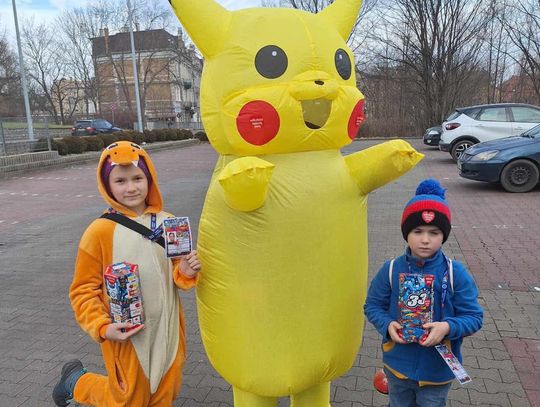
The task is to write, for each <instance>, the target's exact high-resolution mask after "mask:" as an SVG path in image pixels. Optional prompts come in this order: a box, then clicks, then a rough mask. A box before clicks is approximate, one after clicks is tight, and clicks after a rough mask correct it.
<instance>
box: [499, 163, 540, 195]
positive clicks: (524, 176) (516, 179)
mask: <svg viewBox="0 0 540 407" xmlns="http://www.w3.org/2000/svg"><path fill="white" fill-rule="evenodd" d="M538 178H539V171H538V167H537V166H536V165H535V164H534V163H533V162H531V161H529V160H516V161H512V162H511V163H509V164H507V165H506V167H504V168H503V170H502V172H501V185H502V186H503V188H504V189H506V190H507V191H508V192H528V191H530V190H531V189H533V188H534V187H535V186H536V184H538Z"/></svg>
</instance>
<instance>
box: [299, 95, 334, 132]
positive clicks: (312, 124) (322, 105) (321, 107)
mask: <svg viewBox="0 0 540 407" xmlns="http://www.w3.org/2000/svg"><path fill="white" fill-rule="evenodd" d="M331 110H332V101H330V100H328V99H311V100H303V101H302V114H303V116H304V123H306V126H307V127H309V128H310V129H314V130H316V129H320V128H321V127H323V126H324V125H325V124H326V121H327V120H328V117H330V111H331Z"/></svg>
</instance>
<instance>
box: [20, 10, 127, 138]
mask: <svg viewBox="0 0 540 407" xmlns="http://www.w3.org/2000/svg"><path fill="white" fill-rule="evenodd" d="M128 1H129V0H128ZM11 2H12V3H13V18H14V19H15V34H16V36H17V49H18V51H19V69H20V72H21V85H22V91H23V98H24V109H25V111H26V124H27V126H28V138H29V139H30V141H33V140H34V126H33V124H32V112H31V111H30V101H29V100H28V85H27V84H26V71H25V69H24V58H23V53H22V47H21V36H20V34H19V20H18V18H17V6H16V5H15V0H11Z"/></svg>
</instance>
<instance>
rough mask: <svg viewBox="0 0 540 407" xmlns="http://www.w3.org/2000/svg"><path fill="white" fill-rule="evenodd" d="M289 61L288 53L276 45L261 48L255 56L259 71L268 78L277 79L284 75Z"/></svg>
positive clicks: (256, 66)
mask: <svg viewBox="0 0 540 407" xmlns="http://www.w3.org/2000/svg"><path fill="white" fill-rule="evenodd" d="M288 63H289V62H288V60H287V54H285V51H283V50H282V49H281V48H279V47H278V46H276V45H267V46H266V47H263V48H261V49H260V50H259V52H257V55H256V56H255V68H257V72H259V73H260V74H261V75H262V76H264V77H265V78H268V79H276V78H279V77H280V76H281V75H283V74H284V73H285V71H286V70H287V65H288Z"/></svg>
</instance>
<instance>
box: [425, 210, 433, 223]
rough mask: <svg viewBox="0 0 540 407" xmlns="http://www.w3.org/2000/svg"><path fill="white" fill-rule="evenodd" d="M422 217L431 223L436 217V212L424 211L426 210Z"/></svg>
mask: <svg viewBox="0 0 540 407" xmlns="http://www.w3.org/2000/svg"><path fill="white" fill-rule="evenodd" d="M422 219H423V220H424V222H426V223H431V221H433V219H435V213H433V212H428V211H424V212H422Z"/></svg>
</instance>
